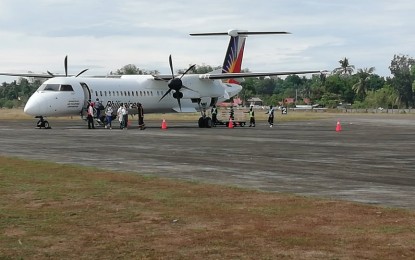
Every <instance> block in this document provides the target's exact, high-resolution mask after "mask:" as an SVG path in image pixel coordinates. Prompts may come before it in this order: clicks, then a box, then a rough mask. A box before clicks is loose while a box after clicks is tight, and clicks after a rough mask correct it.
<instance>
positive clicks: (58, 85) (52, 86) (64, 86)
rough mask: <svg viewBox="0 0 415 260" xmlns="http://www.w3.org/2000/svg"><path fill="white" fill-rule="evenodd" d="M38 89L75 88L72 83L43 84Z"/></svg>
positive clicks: (57, 89) (66, 89) (70, 89)
mask: <svg viewBox="0 0 415 260" xmlns="http://www.w3.org/2000/svg"><path fill="white" fill-rule="evenodd" d="M38 91H73V88H72V86H71V85H60V84H42V85H41V86H40V87H39V88H38Z"/></svg>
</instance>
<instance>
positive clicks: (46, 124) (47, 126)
mask: <svg viewBox="0 0 415 260" xmlns="http://www.w3.org/2000/svg"><path fill="white" fill-rule="evenodd" d="M44 125H45V129H50V125H49V122H48V121H45V122H44Z"/></svg>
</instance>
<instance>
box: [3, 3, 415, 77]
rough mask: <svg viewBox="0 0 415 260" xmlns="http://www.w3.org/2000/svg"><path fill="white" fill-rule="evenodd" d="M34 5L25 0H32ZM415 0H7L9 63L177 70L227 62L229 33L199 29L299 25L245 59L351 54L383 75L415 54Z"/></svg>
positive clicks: (292, 60) (322, 62)
mask: <svg viewBox="0 0 415 260" xmlns="http://www.w3.org/2000/svg"><path fill="white" fill-rule="evenodd" d="M23 7H24V8H23ZM414 13H415V5H413V3H412V1H404V0H395V1H393V2H390V1H387V0H380V1H374V0H367V1H363V2H362V1H357V0H350V1H347V2H344V1H320V0H319V1H317V0H299V1H295V2H293V1H288V0H277V1H265V0H258V1H247V0H242V1H236V0H230V1H218V0H211V1H197V0H196V1H182V0H179V1H174V2H173V1H172V2H161V1H144V0H139V1H133V0H121V1H108V0H104V1H98V0H88V1H81V0H38V1H34V0H25V1H23V0H2V1H1V2H0V22H1V24H2V27H1V28H0V37H1V38H2V43H1V45H0V55H1V57H2V61H0V70H1V71H13V72H16V71H18V70H20V71H21V72H26V71H28V70H31V71H36V72H42V71H46V70H51V71H57V72H59V71H63V65H62V60H63V57H64V56H65V55H69V63H70V70H74V71H78V70H81V69H83V68H85V67H87V68H93V69H91V71H89V73H95V74H105V73H107V72H109V71H111V70H112V71H114V70H116V69H119V68H121V67H122V66H124V65H126V64H135V65H137V66H138V67H140V68H142V69H147V70H154V69H156V70H159V71H161V72H162V73H168V72H169V68H168V55H169V54H172V55H173V60H174V66H175V68H176V69H184V68H187V67H188V66H189V64H193V63H196V64H199V65H200V64H207V65H212V66H217V65H221V64H222V62H223V58H224V55H225V51H226V46H227V43H228V39H227V38H226V37H199V38H193V37H190V36H189V33H191V32H215V31H227V30H228V29H231V28H239V29H247V30H257V31H259V30H261V31H267V30H279V31H289V32H292V33H293V34H292V35H278V36H255V37H254V36H252V37H249V38H248V40H247V43H246V52H245V55H244V63H243V67H244V68H249V69H250V70H251V71H275V70H304V69H328V70H331V69H334V68H335V67H337V66H338V65H339V64H338V60H339V59H341V58H343V57H347V58H349V60H350V62H351V63H352V64H353V65H355V66H356V68H363V67H372V66H374V67H376V72H377V73H379V74H380V75H382V76H387V75H389V70H388V66H389V64H390V61H391V60H392V58H393V55H394V54H399V53H403V54H407V55H409V56H414V55H415V50H414V48H415V47H414V46H415V44H414V43H415V35H414V33H413V24H415V21H414V18H413V14H414Z"/></svg>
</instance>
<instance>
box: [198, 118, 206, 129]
mask: <svg viewBox="0 0 415 260" xmlns="http://www.w3.org/2000/svg"><path fill="white" fill-rule="evenodd" d="M198 124H199V128H205V120H204V119H203V117H200V118H199V122H198Z"/></svg>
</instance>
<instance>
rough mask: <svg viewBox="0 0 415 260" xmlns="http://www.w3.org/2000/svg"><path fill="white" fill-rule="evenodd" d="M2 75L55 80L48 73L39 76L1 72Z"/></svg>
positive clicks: (35, 74)
mask: <svg viewBox="0 0 415 260" xmlns="http://www.w3.org/2000/svg"><path fill="white" fill-rule="evenodd" d="M0 75H2V76H15V77H28V78H45V79H48V78H53V76H52V75H50V74H46V73H42V74H37V73H10V72H0ZM55 77H65V75H55Z"/></svg>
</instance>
